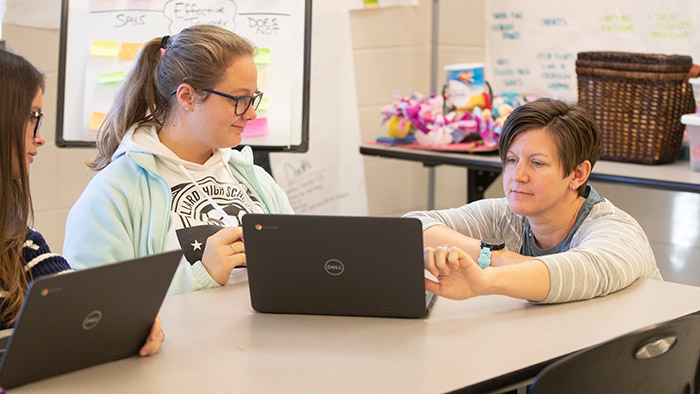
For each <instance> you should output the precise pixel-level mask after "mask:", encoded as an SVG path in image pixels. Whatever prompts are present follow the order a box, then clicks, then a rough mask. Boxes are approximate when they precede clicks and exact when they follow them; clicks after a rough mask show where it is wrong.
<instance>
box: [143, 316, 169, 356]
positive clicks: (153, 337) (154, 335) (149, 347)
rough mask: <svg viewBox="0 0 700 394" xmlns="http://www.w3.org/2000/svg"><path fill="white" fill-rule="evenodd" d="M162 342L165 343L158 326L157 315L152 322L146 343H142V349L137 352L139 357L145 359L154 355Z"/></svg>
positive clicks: (161, 329)
mask: <svg viewBox="0 0 700 394" xmlns="http://www.w3.org/2000/svg"><path fill="white" fill-rule="evenodd" d="M163 342H165V333H164V332H163V328H162V327H161V325H160V315H158V316H156V320H155V321H154V322H153V326H152V327H151V332H150V333H149V334H148V338H146V343H144V344H143V347H142V348H141V349H140V350H139V356H141V357H146V356H152V355H154V354H156V353H157V352H158V349H160V345H162V344H163Z"/></svg>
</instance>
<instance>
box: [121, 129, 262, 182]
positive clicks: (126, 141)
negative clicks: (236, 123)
mask: <svg viewBox="0 0 700 394" xmlns="http://www.w3.org/2000/svg"><path fill="white" fill-rule="evenodd" d="M123 155H128V156H130V157H131V158H132V159H133V160H134V161H136V162H137V163H139V164H140V165H141V166H143V167H145V168H147V169H150V170H151V171H154V172H155V160H154V157H158V158H159V159H161V160H162V161H163V163H166V165H169V166H170V165H172V166H173V167H177V166H179V165H182V166H184V167H185V168H187V169H188V170H191V171H201V170H203V169H205V168H208V167H209V166H212V165H217V163H220V162H222V161H223V162H227V163H230V164H232V165H233V166H234V167H240V168H246V167H252V166H253V151H252V149H250V147H249V146H246V147H244V148H243V149H242V150H241V151H240V152H239V151H237V150H234V149H231V148H225V149H217V151H216V154H214V155H212V157H211V158H210V159H209V160H207V162H206V163H204V164H197V163H192V162H189V161H186V160H183V159H181V158H180V157H179V156H178V155H176V154H175V153H174V152H173V151H171V150H170V148H168V147H167V146H165V145H163V143H162V142H160V139H159V138H158V131H157V125H156V124H155V123H142V124H136V125H133V126H132V127H130V128H129V130H127V132H126V134H125V135H124V137H123V138H122V142H121V143H120V144H119V147H118V148H117V150H116V151H115V152H114V154H113V155H112V161H115V160H117V158H119V157H121V156H123Z"/></svg>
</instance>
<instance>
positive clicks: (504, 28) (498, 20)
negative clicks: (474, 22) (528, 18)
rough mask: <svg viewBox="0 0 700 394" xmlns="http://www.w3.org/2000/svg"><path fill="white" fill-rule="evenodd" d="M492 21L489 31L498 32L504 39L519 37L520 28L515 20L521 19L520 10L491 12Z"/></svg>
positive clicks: (517, 38)
mask: <svg viewBox="0 0 700 394" xmlns="http://www.w3.org/2000/svg"><path fill="white" fill-rule="evenodd" d="M493 19H494V22H493V23H492V24H491V31H493V32H500V33H501V38H502V39H504V40H509V41H515V40H519V39H520V29H519V28H518V26H517V24H516V22H519V21H521V20H522V19H523V13H522V12H497V13H494V14H493Z"/></svg>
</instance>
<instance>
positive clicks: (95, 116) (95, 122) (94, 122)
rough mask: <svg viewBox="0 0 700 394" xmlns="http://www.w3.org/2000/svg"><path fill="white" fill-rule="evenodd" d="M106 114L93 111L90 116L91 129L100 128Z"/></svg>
mask: <svg viewBox="0 0 700 394" xmlns="http://www.w3.org/2000/svg"><path fill="white" fill-rule="evenodd" d="M105 116H107V114H105V113H102V112H93V113H92V116H90V130H94V131H97V130H99V129H100V125H101V124H102V121H103V120H104V119H105Z"/></svg>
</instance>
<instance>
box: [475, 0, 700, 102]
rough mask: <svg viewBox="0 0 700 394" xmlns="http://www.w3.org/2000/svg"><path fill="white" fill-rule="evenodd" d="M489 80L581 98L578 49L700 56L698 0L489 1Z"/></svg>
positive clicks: (500, 87)
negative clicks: (577, 77)
mask: <svg viewBox="0 0 700 394" xmlns="http://www.w3.org/2000/svg"><path fill="white" fill-rule="evenodd" d="M485 13H486V19H485V20H486V35H485V39H486V61H485V63H486V69H485V73H486V78H487V80H488V81H489V83H490V84H491V86H492V88H493V92H494V94H498V93H501V92H503V91H516V92H519V93H521V94H532V95H535V96H548V97H553V98H559V99H563V100H568V101H575V100H576V99H577V86H576V85H577V83H576V65H575V63H576V54H577V53H578V52H584V51H625V52H646V53H657V54H667V55H673V54H675V55H689V56H692V57H693V59H694V62H695V63H698V62H700V1H697V0H664V1H659V0H634V1H629V0H586V1H561V0H529V1H522V0H488V1H486V2H485Z"/></svg>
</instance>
